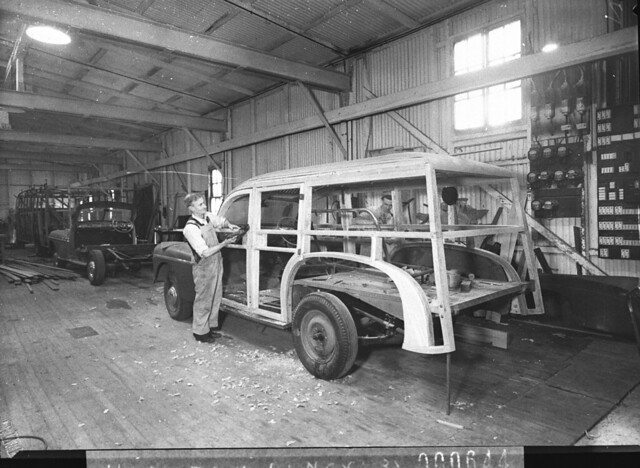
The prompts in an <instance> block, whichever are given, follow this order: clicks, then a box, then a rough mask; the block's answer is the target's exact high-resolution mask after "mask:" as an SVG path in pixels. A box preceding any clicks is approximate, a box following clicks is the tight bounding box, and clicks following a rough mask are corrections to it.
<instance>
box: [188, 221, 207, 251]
mask: <svg viewBox="0 0 640 468" xmlns="http://www.w3.org/2000/svg"><path fill="white" fill-rule="evenodd" d="M182 234H183V235H184V238H185V239H186V240H187V242H188V243H189V245H190V246H191V248H192V249H193V250H195V252H196V253H197V254H198V255H200V256H201V257H202V252H204V251H205V250H206V249H207V243H206V242H205V241H204V239H203V238H202V234H200V228H199V227H198V226H195V225H193V224H187V225H186V226H185V227H184V229H183V230H182Z"/></svg>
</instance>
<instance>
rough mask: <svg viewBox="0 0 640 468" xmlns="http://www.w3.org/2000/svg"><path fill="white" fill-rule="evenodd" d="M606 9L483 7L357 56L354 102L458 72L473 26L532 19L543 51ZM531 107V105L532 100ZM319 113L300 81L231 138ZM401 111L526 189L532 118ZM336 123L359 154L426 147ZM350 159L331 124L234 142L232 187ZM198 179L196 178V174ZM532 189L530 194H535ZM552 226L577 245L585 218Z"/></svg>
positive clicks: (530, 3)
mask: <svg viewBox="0 0 640 468" xmlns="http://www.w3.org/2000/svg"><path fill="white" fill-rule="evenodd" d="M605 13H606V2H605V1H603V0H563V1H561V2H557V1H556V0H507V1H505V0H502V1H495V2H489V3H486V4H483V5H481V6H479V7H477V8H475V9H473V10H470V11H468V12H465V13H463V14H461V15H459V16H457V17H454V18H451V19H449V20H446V21H444V22H441V23H439V24H437V25H434V26H432V27H429V28H425V29H423V30H421V31H418V32H416V33H415V34H413V35H411V36H407V37H405V38H402V39H400V40H398V41H395V42H393V43H390V44H386V45H384V46H382V47H380V48H378V49H375V50H372V51H370V52H368V53H366V54H364V55H362V56H359V57H356V58H352V59H350V60H349V61H348V63H346V66H347V67H346V68H347V69H352V70H353V83H354V89H353V90H352V92H351V93H350V94H349V96H348V101H349V103H351V104H353V103H356V102H362V101H364V100H366V99H367V97H366V94H365V93H364V90H363V88H364V87H366V88H368V89H369V90H371V91H372V92H373V93H375V94H376V95H378V96H382V95H387V94H390V93H394V92H398V91H401V90H404V89H409V88H413V87H415V86H418V85H422V84H426V83H429V82H432V81H436V80H441V79H444V78H446V77H448V76H451V74H452V59H451V49H452V45H453V41H454V40H457V39H460V38H461V37H462V35H466V34H469V33H470V32H476V31H480V30H481V29H482V28H485V27H491V26H493V25H496V24H499V23H500V22H504V21H507V20H512V19H520V20H521V21H522V25H523V43H524V45H523V47H524V48H525V50H527V51H539V50H540V48H541V47H542V45H544V44H545V43H546V42H548V41H550V40H554V41H558V42H560V43H561V44H562V43H570V42H575V41H579V40H583V39H586V38H590V37H593V36H597V35H601V34H603V33H605V32H606V28H607V25H606V19H605V18H604V15H605ZM314 93H315V95H316V97H317V99H318V101H319V102H320V105H321V106H322V108H323V109H324V110H325V111H326V110H331V109H335V108H337V107H338V106H339V102H340V99H339V96H338V95H337V94H332V93H327V92H320V91H317V90H314ZM524 105H525V106H528V103H524ZM316 112H317V110H316V109H315V108H314V106H313V105H312V104H311V103H310V102H309V100H308V99H307V97H306V96H305V94H304V93H303V92H302V90H301V89H300V88H299V87H298V86H296V85H286V86H283V87H281V88H278V89H276V90H273V91H270V92H269V93H267V94H265V95H262V96H259V97H257V98H255V99H252V100H247V101H245V102H242V103H240V104H239V105H237V106H235V107H234V108H233V109H231V111H230V122H231V123H230V125H231V134H230V137H231V138H233V137H238V136H243V135H249V134H251V133H252V132H255V131H260V130H265V129H268V128H270V127H272V126H274V125H279V124H283V123H286V122H292V121H296V120H299V119H303V118H306V117H309V116H311V115H314V114H315V113H316ZM399 113H400V115H402V116H403V117H404V118H406V119H408V120H409V121H410V122H411V123H412V124H413V125H414V126H415V127H417V128H418V129H419V130H421V131H422V132H423V133H424V134H426V135H428V136H429V137H430V138H432V139H433V140H435V141H436V142H438V143H439V144H440V145H441V146H442V147H444V148H446V149H447V150H448V151H449V152H450V153H452V154H460V157H463V158H469V159H474V160H479V161H485V162H489V163H492V164H497V165H500V166H503V167H506V168H509V169H510V170H512V171H513V172H515V173H517V174H518V176H519V179H520V181H521V184H522V186H523V187H525V186H526V183H525V176H526V174H527V172H528V170H529V164H528V160H527V159H526V153H527V150H528V148H529V146H530V143H529V140H528V132H527V128H526V125H520V126H518V127H514V128H510V129H507V131H505V132H503V133H502V134H495V135H493V136H492V135H487V134H483V135H475V136H473V135H472V136H470V137H469V136H467V137H464V138H463V137H460V136H456V135H455V134H453V132H452V128H453V123H452V103H451V100H450V99H443V100H439V101H435V102H429V103H424V104H420V105H416V106H413V107H411V108H407V109H402V110H400V111H399ZM524 115H527V113H526V112H525V113H524ZM525 124H526V122H525ZM334 128H335V130H336V132H337V133H338V134H339V135H340V136H341V138H342V139H343V142H344V144H345V146H346V147H347V148H348V151H349V155H348V157H349V158H352V159H357V158H363V157H367V155H368V154H369V153H367V151H371V150H376V149H378V150H380V149H384V148H395V147H402V148H412V147H419V146H421V143H420V142H418V141H417V140H416V139H415V138H414V137H412V136H410V135H409V134H408V133H407V131H406V130H404V129H403V128H402V127H401V126H400V125H398V124H397V123H395V122H394V121H392V120H391V119H390V118H389V116H387V115H376V116H373V117H368V118H363V119H358V120H355V121H351V122H348V123H346V124H343V125H336V126H334ZM165 143H166V145H167V146H166V147H167V151H168V152H169V154H171V155H174V154H181V153H184V152H185V151H187V148H185V147H184V146H183V145H184V143H185V142H184V141H183V140H182V139H180V138H166V139H165ZM342 158H343V155H342V153H341V152H340V151H339V150H338V148H337V147H336V145H335V142H334V141H333V140H332V139H331V137H330V136H329V134H328V132H327V130H326V129H324V128H320V129H316V130H313V131H309V132H303V133H299V134H296V135H291V136H287V137H282V138H276V139H273V140H271V141H268V142H263V143H260V144H257V145H252V146H250V147H245V148H241V149H235V150H233V151H230V152H228V153H227V154H226V155H225V163H226V164H225V165H226V172H225V173H226V176H227V188H229V189H230V188H232V187H235V186H237V185H238V184H239V183H240V182H242V181H244V180H246V179H247V178H249V177H251V176H254V175H257V174H261V173H263V172H266V171H271V170H277V169H283V168H287V167H298V166H306V165H311V164H318V163H324V162H332V161H337V160H340V159H342ZM190 164H191V168H190V169H189V170H191V171H193V170H194V163H193V162H192V163H190ZM180 166H183V165H180ZM181 170H187V169H186V168H183V169H181ZM191 183H194V180H193V178H192V179H191ZM167 190H168V191H169V192H170V193H173V192H174V191H175V190H176V185H175V184H173V185H172V186H170V187H168V188H167ZM505 190H506V189H505ZM463 192H464V193H463V194H462V196H464V197H467V198H468V199H469V200H468V203H469V204H470V205H471V206H473V207H474V208H477V209H487V210H489V214H488V219H486V220H483V221H490V220H491V218H492V217H493V213H495V212H496V210H497V208H498V202H497V201H496V200H495V199H493V198H492V197H490V196H488V195H486V194H479V193H472V192H471V191H465V190H463ZM507 195H509V194H508V193H507ZM523 195H524V196H525V197H526V193H525V194H523ZM501 222H507V220H501ZM543 224H544V225H546V226H547V227H548V228H549V229H551V230H552V231H553V232H555V233H556V234H557V235H559V236H560V237H562V238H563V239H564V240H565V241H567V242H568V243H569V244H572V245H573V228H574V226H580V225H581V219H580V218H562V219H555V220H544V221H543ZM538 244H539V245H540V246H541V247H542V248H543V251H544V252H545V254H546V256H547V258H548V261H549V263H550V264H551V267H552V268H554V269H555V270H556V271H557V272H560V273H573V272H575V264H574V262H572V261H569V260H568V258H567V257H566V256H564V255H561V254H559V253H558V252H557V251H556V250H555V249H554V248H552V247H549V246H548V242H546V241H545V240H544V239H542V238H540V239H538ZM592 260H593V261H594V263H596V264H599V265H601V266H602V267H603V268H604V269H605V270H606V271H608V272H610V273H611V274H622V275H637V274H638V270H639V269H640V267H639V266H638V265H637V263H638V262H622V261H612V260H608V261H606V260H599V259H597V258H592Z"/></svg>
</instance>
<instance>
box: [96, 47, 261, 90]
mask: <svg viewBox="0 0 640 468" xmlns="http://www.w3.org/2000/svg"><path fill="white" fill-rule="evenodd" d="M85 38H86V39H87V40H89V41H92V42H93V41H95V42H98V41H99V44H100V47H102V48H103V49H107V50H112V51H114V52H116V53H118V54H129V55H131V58H132V59H134V60H137V61H143V62H146V63H148V64H150V65H153V66H156V67H159V68H162V69H165V70H168V71H171V72H173V73H180V74H182V75H190V76H195V77H196V78H200V79H201V80H203V81H206V82H211V80H213V79H215V78H216V77H215V75H213V74H210V73H205V72H203V71H200V70H197V69H195V68H194V67H190V66H188V65H186V64H182V63H181V64H178V63H173V62H167V61H165V60H162V59H161V58H159V57H158V56H156V55H155V54H149V51H148V50H147V51H146V53H143V52H142V51H137V50H132V49H131V47H126V46H125V45H124V44H119V43H118V42H117V41H113V40H109V39H107V40H105V39H98V38H95V37H91V36H88V35H85ZM215 84H216V86H219V87H221V88H226V89H230V90H232V91H236V92H238V93H241V94H244V95H245V96H253V95H254V94H255V91H253V90H251V89H247V88H244V87H242V86H238V85H236V84H234V83H230V82H226V81H225V80H221V79H217V80H216V81H215Z"/></svg>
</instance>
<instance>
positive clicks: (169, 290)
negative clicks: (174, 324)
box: [164, 270, 193, 320]
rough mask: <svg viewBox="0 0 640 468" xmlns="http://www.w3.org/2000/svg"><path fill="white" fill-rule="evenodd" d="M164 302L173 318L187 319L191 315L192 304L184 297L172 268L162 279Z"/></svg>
mask: <svg viewBox="0 0 640 468" xmlns="http://www.w3.org/2000/svg"><path fill="white" fill-rule="evenodd" d="M164 304H165V306H166V307H167V312H169V316H170V317H171V318H172V319H174V320H187V319H188V318H189V317H191V315H193V304H192V303H191V302H189V301H187V300H186V299H184V297H183V294H182V291H181V288H180V285H179V282H178V276H177V275H176V273H175V271H173V270H169V272H168V273H167V276H166V277H165V279H164Z"/></svg>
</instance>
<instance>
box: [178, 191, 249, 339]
mask: <svg viewBox="0 0 640 468" xmlns="http://www.w3.org/2000/svg"><path fill="white" fill-rule="evenodd" d="M184 202H185V204H186V206H187V208H188V209H189V212H190V213H191V217H190V218H189V220H188V221H187V223H186V224H185V227H184V230H183V234H184V237H185V239H186V240H187V242H188V243H189V246H190V247H191V252H192V257H193V262H192V263H193V266H192V272H193V282H194V286H195V290H196V297H195V300H194V301H193V325H192V330H193V336H194V337H195V339H196V340H197V341H202V342H205V343H213V342H214V341H215V339H216V338H217V337H219V336H220V333H218V332H217V331H216V330H217V329H219V325H218V313H219V310H220V303H221V302H222V254H221V253H220V251H221V250H222V249H223V248H224V247H225V246H226V245H229V244H231V243H233V242H235V240H236V239H237V236H232V237H229V238H227V239H225V240H224V241H222V242H218V237H217V235H216V230H217V229H224V228H229V229H232V230H234V231H236V230H239V229H240V228H239V227H238V226H236V225H235V224H231V223H229V221H227V219H226V218H224V217H222V216H216V215H214V214H213V213H210V212H208V211H207V205H206V204H205V199H204V196H203V195H202V194H201V193H190V194H188V195H187V196H186V197H185V198H184Z"/></svg>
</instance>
